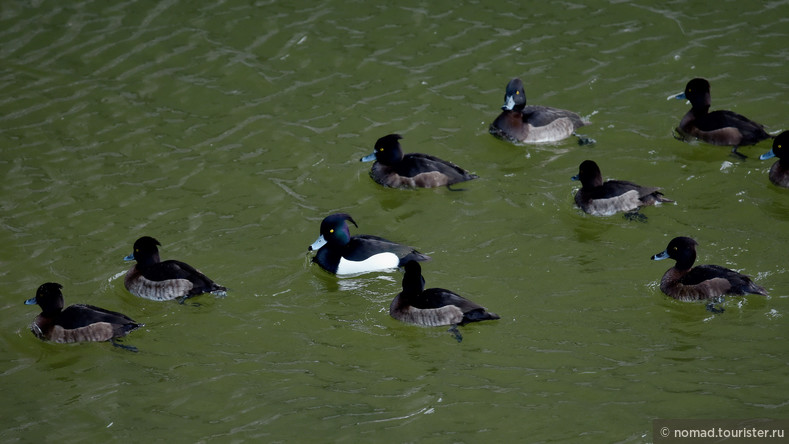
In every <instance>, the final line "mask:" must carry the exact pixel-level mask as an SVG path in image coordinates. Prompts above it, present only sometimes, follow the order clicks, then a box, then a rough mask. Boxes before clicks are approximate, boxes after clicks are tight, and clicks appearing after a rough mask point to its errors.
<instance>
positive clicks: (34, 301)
mask: <svg viewBox="0 0 789 444" xmlns="http://www.w3.org/2000/svg"><path fill="white" fill-rule="evenodd" d="M36 303H37V302H36V298H30V299H28V300H26V301H25V305H36Z"/></svg>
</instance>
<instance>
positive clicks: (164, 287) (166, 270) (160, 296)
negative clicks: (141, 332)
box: [123, 236, 227, 303]
mask: <svg viewBox="0 0 789 444" xmlns="http://www.w3.org/2000/svg"><path fill="white" fill-rule="evenodd" d="M160 245H161V244H160V243H159V241H157V240H156V239H154V238H152V237H150V236H143V237H141V238H139V239H137V241H135V242H134V251H133V252H132V254H130V255H128V256H126V257H125V258H124V259H125V260H127V261H137V263H136V264H135V265H134V266H133V267H131V269H129V271H128V273H126V277H125V278H124V281H123V283H124V285H125V286H126V289H127V290H129V293H131V294H133V295H135V296H139V297H141V298H145V299H151V300H153V301H169V300H173V299H178V300H179V301H180V302H181V303H183V302H184V301H185V300H186V299H187V298H190V297H192V296H197V295H199V294H202V293H213V294H215V295H217V296H225V295H226V294H227V293H226V291H227V288H225V287H223V286H221V285H218V284H217V283H215V282H214V281H213V280H211V279H210V278H209V277H208V276H206V275H204V274H203V273H201V272H200V271H198V270H197V269H195V268H194V267H192V266H191V265H189V264H186V263H184V262H181V261H177V260H172V259H171V260H166V261H162V260H161V259H160V258H159V249H158V248H157V246H160Z"/></svg>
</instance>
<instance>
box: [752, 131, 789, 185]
mask: <svg viewBox="0 0 789 444" xmlns="http://www.w3.org/2000/svg"><path fill="white" fill-rule="evenodd" d="M773 157H778V160H777V161H776V162H775V163H774V164H773V166H772V167H771V168H770V175H769V177H770V182H772V183H774V184H775V185H778V186H779V187H784V188H789V131H784V132H782V133H781V134H779V135H778V136H777V137H776V138H775V140H773V148H772V149H771V150H770V151H768V152H766V153H764V154H762V155H761V156H759V159H762V160H767V159H770V158H773Z"/></svg>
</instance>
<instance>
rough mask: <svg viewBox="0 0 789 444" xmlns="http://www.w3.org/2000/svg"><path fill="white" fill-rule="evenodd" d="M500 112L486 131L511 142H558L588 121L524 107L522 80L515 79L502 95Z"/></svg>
mask: <svg viewBox="0 0 789 444" xmlns="http://www.w3.org/2000/svg"><path fill="white" fill-rule="evenodd" d="M501 109H502V112H501V114H499V116H498V117H497V118H496V120H494V121H493V123H491V124H490V127H489V129H488V130H489V132H490V133H491V134H492V135H494V136H496V137H498V138H500V139H504V140H508V141H510V142H515V143H519V142H524V143H543V142H558V141H560V140H563V139H566V138H568V137H570V136H572V135H574V134H575V131H576V130H578V128H581V127H582V126H584V125H588V124H589V122H586V121H584V120H583V119H581V116H579V115H578V114H576V113H574V112H572V111H567V110H564V109H559V108H552V107H549V106H537V105H526V92H525V90H524V89H523V81H521V79H518V78H515V79H512V80H510V82H509V83H508V84H507V89H506V91H505V92H504V105H503V106H502V107H501ZM591 142H593V141H592V140H591V139H586V138H582V139H581V140H580V141H579V143H581V144H587V143H591Z"/></svg>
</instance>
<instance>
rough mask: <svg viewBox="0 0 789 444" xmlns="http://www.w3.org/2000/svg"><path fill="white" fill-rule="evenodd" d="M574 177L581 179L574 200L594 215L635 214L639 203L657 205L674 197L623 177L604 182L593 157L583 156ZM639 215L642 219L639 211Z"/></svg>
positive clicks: (586, 211) (642, 217)
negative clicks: (667, 196) (588, 158)
mask: <svg viewBox="0 0 789 444" xmlns="http://www.w3.org/2000/svg"><path fill="white" fill-rule="evenodd" d="M572 179H573V180H580V181H581V189H580V190H578V192H577V193H575V204H576V205H578V208H580V209H582V210H583V211H584V212H585V213H588V214H591V215H593V216H610V215H612V214H615V213H618V212H623V213H628V214H631V215H632V216H633V217H636V213H637V212H638V210H639V209H640V208H641V207H644V206H649V205H659V204H661V203H663V202H673V200H670V199H667V198H665V197H663V193H661V192H660V188H657V187H643V186H641V185H637V184H634V183H633V182H628V181H625V180H608V181H605V182H603V175H602V173H601V172H600V167H598V166H597V163H596V162H595V161H593V160H585V161H583V162H581V165H580V166H579V167H578V174H577V175H575V176H573V177H572ZM640 216H641V217H640V218H639V219H642V220H643V219H644V218H645V216H644V215H640Z"/></svg>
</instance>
